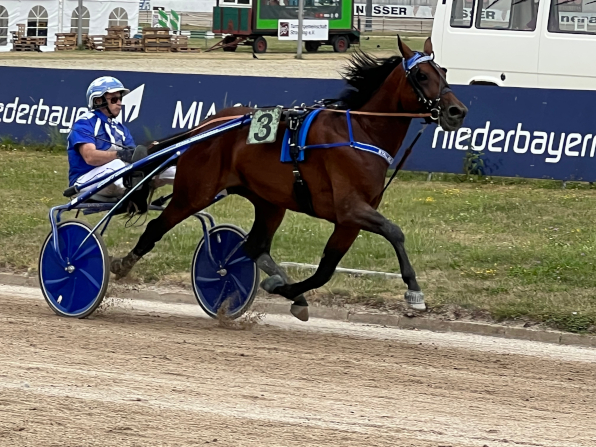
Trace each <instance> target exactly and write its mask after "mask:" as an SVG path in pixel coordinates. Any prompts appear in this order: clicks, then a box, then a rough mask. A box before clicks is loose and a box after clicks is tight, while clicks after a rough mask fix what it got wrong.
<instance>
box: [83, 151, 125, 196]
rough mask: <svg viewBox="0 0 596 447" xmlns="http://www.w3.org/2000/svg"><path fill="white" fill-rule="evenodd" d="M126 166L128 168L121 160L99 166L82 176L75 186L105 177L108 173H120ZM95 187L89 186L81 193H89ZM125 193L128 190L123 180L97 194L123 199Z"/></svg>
mask: <svg viewBox="0 0 596 447" xmlns="http://www.w3.org/2000/svg"><path fill="white" fill-rule="evenodd" d="M125 166H126V163H124V162H123V161H122V160H120V159H116V160H112V161H110V162H109V163H106V164H105V165H102V166H97V167H96V168H93V169H92V170H91V171H89V172H87V173H86V174H83V175H81V176H80V177H79V178H78V179H77V181H76V182H75V185H82V184H84V183H87V182H89V181H91V180H93V179H96V178H99V177H102V176H103V175H105V174H107V173H111V172H115V171H118V170H119V169H122V168H123V167H125ZM94 186H95V185H92V186H88V187H87V188H84V189H82V190H81V192H84V191H87V190H89V189H91V188H93V187H94ZM125 192H126V188H125V187H124V183H123V182H122V179H118V180H116V181H115V182H113V183H111V184H109V185H108V186H106V187H105V188H104V189H102V190H101V191H99V192H98V193H97V194H99V195H102V196H105V197H121V196H123V195H124V193H125Z"/></svg>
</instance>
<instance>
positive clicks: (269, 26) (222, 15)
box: [211, 0, 360, 53]
mask: <svg viewBox="0 0 596 447" xmlns="http://www.w3.org/2000/svg"><path fill="white" fill-rule="evenodd" d="M297 19H298V0H217V4H216V6H214V7H213V33H215V34H222V35H224V38H223V39H222V41H221V42H219V43H218V44H216V45H214V46H213V47H212V48H211V49H216V48H223V50H224V51H236V49H237V48H238V46H239V45H250V46H252V49H253V52H254V53H265V52H266V51H267V37H276V36H277V34H278V22H279V21H280V20H282V21H283V20H297ZM304 19H310V20H328V21H329V34H328V39H327V40H324V41H317V40H305V42H304V47H305V49H306V51H307V52H309V53H314V52H316V51H317V50H318V49H319V48H320V47H321V45H331V46H332V47H333V51H335V52H338V53H343V52H345V51H347V50H348V48H349V47H350V46H351V45H353V44H358V43H360V31H359V30H358V29H356V28H355V27H354V0H304Z"/></svg>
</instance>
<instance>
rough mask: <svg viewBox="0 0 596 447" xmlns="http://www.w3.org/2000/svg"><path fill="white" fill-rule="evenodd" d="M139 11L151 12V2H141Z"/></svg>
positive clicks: (147, 0)
mask: <svg viewBox="0 0 596 447" xmlns="http://www.w3.org/2000/svg"><path fill="white" fill-rule="evenodd" d="M139 11H151V1H150V0H139Z"/></svg>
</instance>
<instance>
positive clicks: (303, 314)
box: [290, 304, 308, 321]
mask: <svg viewBox="0 0 596 447" xmlns="http://www.w3.org/2000/svg"><path fill="white" fill-rule="evenodd" d="M290 313H291V314H292V315H294V316H295V317H296V318H298V319H299V320H300V321H308V306H299V305H298V304H292V305H291V306H290Z"/></svg>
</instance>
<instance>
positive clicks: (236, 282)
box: [230, 274, 248, 296]
mask: <svg viewBox="0 0 596 447" xmlns="http://www.w3.org/2000/svg"><path fill="white" fill-rule="evenodd" d="M230 276H231V277H232V280H233V281H234V284H236V288H237V289H238V290H240V292H242V295H244V296H246V295H248V292H247V291H246V288H245V287H244V286H243V285H242V283H241V282H240V280H239V279H238V278H236V275H234V274H232V275H230Z"/></svg>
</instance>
